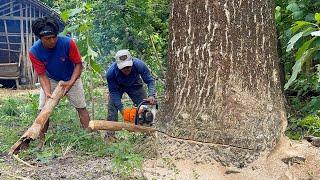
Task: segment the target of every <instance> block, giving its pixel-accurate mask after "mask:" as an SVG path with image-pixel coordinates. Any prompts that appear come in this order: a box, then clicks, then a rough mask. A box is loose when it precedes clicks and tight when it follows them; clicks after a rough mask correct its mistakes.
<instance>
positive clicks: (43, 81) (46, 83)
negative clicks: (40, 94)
mask: <svg viewBox="0 0 320 180" xmlns="http://www.w3.org/2000/svg"><path fill="white" fill-rule="evenodd" d="M39 81H40V85H41V87H42V89H43V91H44V94H45V95H46V98H52V94H51V84H50V80H49V78H48V77H47V75H46V74H41V75H39Z"/></svg>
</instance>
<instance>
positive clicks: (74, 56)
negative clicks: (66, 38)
mask: <svg viewBox="0 0 320 180" xmlns="http://www.w3.org/2000/svg"><path fill="white" fill-rule="evenodd" d="M69 58H70V60H71V61H72V62H73V63H74V64H75V67H74V70H73V73H72V76H71V79H70V80H69V81H66V82H63V83H62V86H64V88H65V93H67V92H68V91H69V90H70V89H71V88H72V86H73V84H74V83H75V82H76V80H77V79H78V78H79V77H80V75H81V72H82V69H83V65H82V61H81V55H80V52H79V49H78V47H77V45H76V43H75V42H74V40H73V39H71V40H70V50H69Z"/></svg>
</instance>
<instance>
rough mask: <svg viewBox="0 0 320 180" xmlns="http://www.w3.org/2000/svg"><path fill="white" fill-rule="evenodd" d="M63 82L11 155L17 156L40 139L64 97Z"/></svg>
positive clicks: (11, 151) (10, 152) (13, 148)
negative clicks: (49, 119) (50, 117)
mask: <svg viewBox="0 0 320 180" xmlns="http://www.w3.org/2000/svg"><path fill="white" fill-rule="evenodd" d="M61 83H62V82H59V84H58V86H57V87H56V89H55V90H54V91H53V93H52V98H50V99H48V100H47V102H46V103H45V105H44V107H43V108H42V110H41V111H40V113H39V114H38V116H37V118H36V119H35V121H34V122H33V124H32V125H31V127H30V128H29V129H28V130H27V131H26V132H25V133H24V134H23V135H22V136H21V138H20V139H19V140H18V141H17V142H16V143H15V144H14V145H13V146H12V147H11V149H10V151H9V155H12V154H17V153H18V151H19V150H20V149H22V148H23V147H25V146H27V144H28V143H29V142H30V141H31V140H35V139H37V138H38V137H39V134H40V132H41V130H42V129H43V128H44V125H45V124H46V122H47V121H48V118H49V116H50V115H51V113H52V111H53V109H54V107H55V106H56V105H57V104H58V103H59V101H60V99H61V98H62V97H63V96H64V88H63V86H61Z"/></svg>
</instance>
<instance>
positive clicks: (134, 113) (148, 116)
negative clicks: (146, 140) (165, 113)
mask: <svg viewBox="0 0 320 180" xmlns="http://www.w3.org/2000/svg"><path fill="white" fill-rule="evenodd" d="M157 110H158V104H155V105H152V104H150V103H149V101H145V100H144V101H142V102H141V103H140V104H139V105H138V106H137V107H133V108H129V107H127V108H124V110H123V120H124V121H125V122H128V123H134V124H135V125H140V126H141V125H142V126H152V125H153V122H154V119H155V117H156V112H157Z"/></svg>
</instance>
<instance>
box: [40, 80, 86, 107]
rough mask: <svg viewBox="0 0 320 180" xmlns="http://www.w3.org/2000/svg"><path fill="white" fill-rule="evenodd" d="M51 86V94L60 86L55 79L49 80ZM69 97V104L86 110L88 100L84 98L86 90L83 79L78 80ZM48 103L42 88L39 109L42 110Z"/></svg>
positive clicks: (68, 94)
mask: <svg viewBox="0 0 320 180" xmlns="http://www.w3.org/2000/svg"><path fill="white" fill-rule="evenodd" d="M49 80H50V84H51V93H52V92H53V91H54V89H55V88H56V87H57V85H58V83H59V82H58V81H55V80H53V79H49ZM66 96H67V97H68V100H69V102H70V103H71V105H72V106H73V107H75V108H85V107H86V100H85V97H84V90H83V85H82V81H81V78H78V79H77V80H76V82H75V83H74V84H73V86H72V88H71V89H70V90H69V92H68V93H67V94H66ZM45 101H46V96H45V94H44V91H43V89H42V88H40V97H39V107H38V109H39V110H40V109H42V108H43V106H44V104H45Z"/></svg>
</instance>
